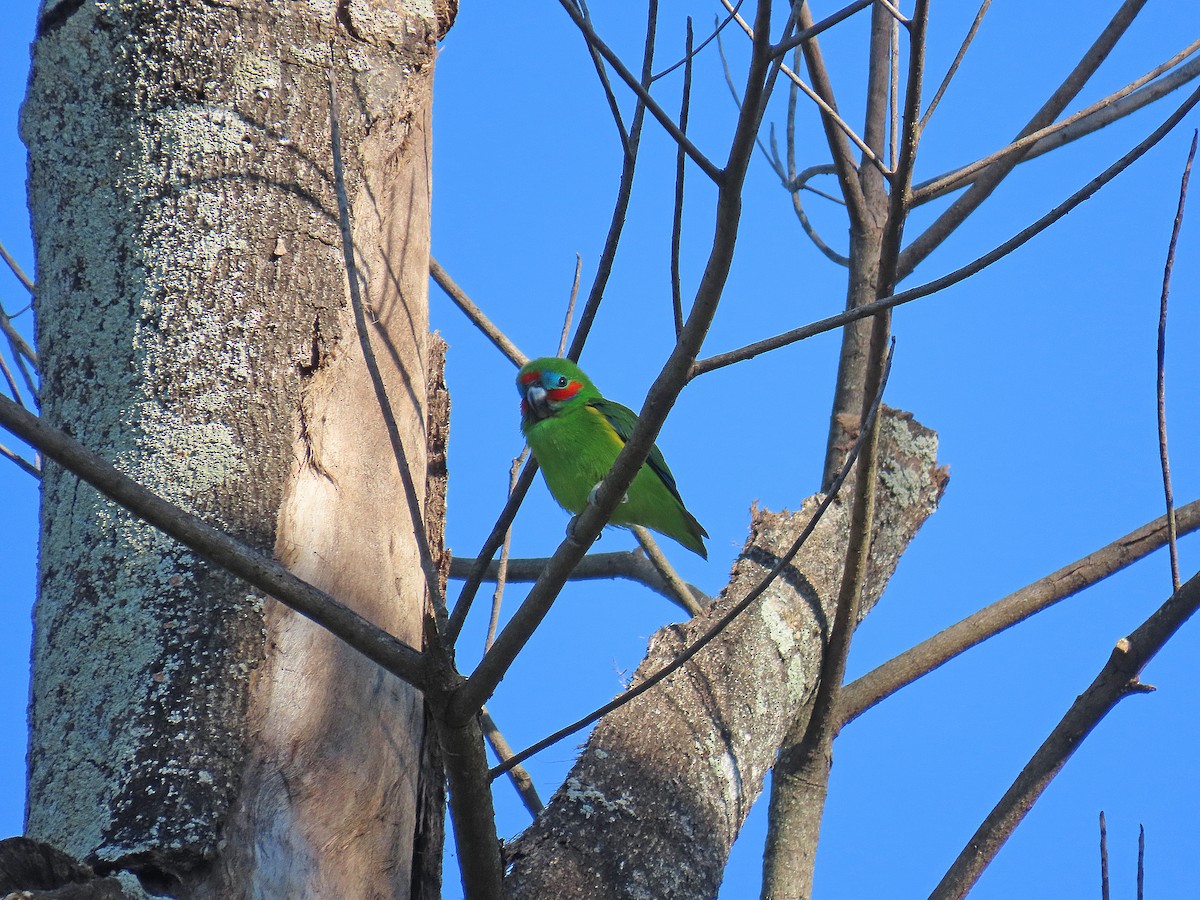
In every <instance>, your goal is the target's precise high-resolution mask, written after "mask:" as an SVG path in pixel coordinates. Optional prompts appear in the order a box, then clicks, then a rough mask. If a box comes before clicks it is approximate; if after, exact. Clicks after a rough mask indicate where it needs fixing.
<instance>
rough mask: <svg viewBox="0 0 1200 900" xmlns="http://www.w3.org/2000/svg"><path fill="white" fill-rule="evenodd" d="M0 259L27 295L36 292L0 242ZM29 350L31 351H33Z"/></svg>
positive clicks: (32, 294) (32, 284)
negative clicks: (23, 287)
mask: <svg viewBox="0 0 1200 900" xmlns="http://www.w3.org/2000/svg"><path fill="white" fill-rule="evenodd" d="M0 259H3V260H4V262H5V263H6V264H7V265H8V267H9V269H11V270H12V273H13V274H14V275H15V276H17V281H19V282H21V284H23V285H25V290H27V291H29V296H30V297H32V296H34V295H35V294H36V293H37V288H36V287H35V286H34V283H33V280H32V279H31V278H30V277H29V276H28V275H26V274H25V270H24V269H22V268H21V267H20V265H18V264H17V261H16V260H15V259H13V258H12V255H11V254H10V253H9V252H8V248H7V247H5V246H4V244H2V243H0ZM30 352H31V353H32V352H33V351H30ZM32 361H33V362H35V363H36V362H37V360H36V359H34V360H32Z"/></svg>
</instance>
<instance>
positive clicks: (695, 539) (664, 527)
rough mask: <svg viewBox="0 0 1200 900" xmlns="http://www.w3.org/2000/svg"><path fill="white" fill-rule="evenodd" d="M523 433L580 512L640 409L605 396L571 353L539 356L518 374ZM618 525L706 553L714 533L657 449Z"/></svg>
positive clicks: (567, 505)
mask: <svg viewBox="0 0 1200 900" xmlns="http://www.w3.org/2000/svg"><path fill="white" fill-rule="evenodd" d="M517 391H518V392H519V393H520V394H521V431H522V432H524V434H525V440H526V441H528V442H529V449H530V450H532V451H533V455H534V457H535V458H536V459H537V461H538V465H539V466H541V469H542V475H543V477H544V478H545V479H546V486H547V487H548V488H550V493H551V494H553V495H554V499H555V500H557V501H558V503H559V505H560V506H562V507H563V509H565V510H567V511H568V512H572V513H575V514H576V515H578V514H579V513H581V512H583V509H584V507H585V506H587V502H588V496H589V495H590V494H591V492H592V491H593V490H595V489H596V487H598V486H599V484H600V482H601V481H603V480H604V476H605V475H607V474H608V470H609V469H611V468H612V464H613V462H615V461H616V458H617V454H618V453H619V452H620V451H621V448H622V447H623V446H625V442H626V441H627V440H629V436H630V435H632V434H633V429H634V426H636V425H637V422H638V417H637V414H636V413H635V412H634V411H633V410H631V409H629V408H628V407H624V406H622V405H621V404H620V403H613V402H612V401H611V400H605V399H604V397H602V396H601V395H600V392H599V391H598V390H596V386H595V385H594V384H592V382H591V380H590V379H589V378H588V377H587V376H586V375H584V374H583V372H582V371H581V370H580V368H579V366H577V365H575V363H573V362H571V361H570V360H569V359H560V358H558V357H543V358H541V359H535V360H532V361H530V362H528V363H526V364H525V365H524V366H522V368H521V371H520V372H518V373H517ZM609 524H612V525H644V526H645V527H646V528H651V529H653V530H654V531H657V532H659V533H660V534H665V535H666V536H667V537H669V538H672V539H674V540H676V541H678V542H679V543H681V544H683V546H685V547H687V548H688V549H689V550H691V551H692V552H693V553H698V554H700V555H701V556H702V557H704V558H705V559H708V551H707V550H705V548H704V542H703V540H702V539H703V538H706V537H708V532H707V531H705V530H704V528H703V527H702V526H701V525H700V523H699V522H697V521H696V518H695V516H693V515H692V514H691V513H690V512H688V511H687V509H685V508H684V505H683V500H682V499H681V498H680V496H679V490H678V489H677V488H676V487H675V477H674V476H673V475H672V474H671V470H670V469H668V468H667V462H666V460H664V459H663V455H662V453H661V452H660V451H659V449H658V447H657V446H656V447H654V448H653V449H652V450H651V451H650V457H649V458H648V459H647V460H646V462H645V463H643V465H642V468H641V469H640V470H639V471H638V473H637V475H636V476H634V479H633V484H631V485H630V486H629V490H628V492H627V493H626V495H625V499H624V500H623V501H622V502H621V504H620V505H619V506H618V507H617V509H616V512H614V513H613V514H612V518H611V519H610V520H609Z"/></svg>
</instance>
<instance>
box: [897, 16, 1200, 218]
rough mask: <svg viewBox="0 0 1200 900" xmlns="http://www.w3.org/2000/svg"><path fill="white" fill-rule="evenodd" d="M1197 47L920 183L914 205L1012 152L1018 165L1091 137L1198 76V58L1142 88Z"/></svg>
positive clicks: (966, 180) (954, 186) (972, 176)
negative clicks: (1065, 114)
mask: <svg viewBox="0 0 1200 900" xmlns="http://www.w3.org/2000/svg"><path fill="white" fill-rule="evenodd" d="M1198 48H1200V39H1197V40H1195V41H1193V42H1192V43H1191V44H1189V45H1188V46H1187V47H1185V48H1184V49H1183V50H1181V51H1180V52H1179V53H1177V54H1175V56H1173V57H1171V59H1169V60H1167V61H1166V62H1164V63H1162V64H1161V65H1159V66H1156V67H1155V68H1153V69H1151V70H1150V71H1149V72H1147V73H1146V74H1145V75H1143V76H1142V77H1141V78H1138V79H1136V80H1134V81H1131V82H1130V83H1129V84H1127V85H1125V86H1124V87H1123V88H1121V89H1119V90H1116V91H1113V92H1112V93H1111V94H1109V95H1108V96H1107V97H1103V98H1101V99H1100V100H1097V101H1096V102H1095V103H1092V104H1090V105H1088V106H1085V107H1084V108H1083V109H1081V110H1079V111H1078V112H1075V113H1072V114H1071V115H1069V116H1067V117H1066V118H1065V119H1061V120H1059V121H1057V122H1055V123H1053V124H1051V125H1047V126H1046V127H1045V128H1039V129H1038V130H1037V131H1034V132H1031V133H1029V134H1027V135H1025V136H1024V137H1022V138H1020V139H1019V140H1015V141H1013V142H1012V143H1010V144H1008V145H1007V146H1005V147H1001V148H1000V149H999V150H996V151H995V152H993V153H989V154H988V155H987V156H984V157H982V158H980V159H977V160H975V162H973V163H970V164H968V165H965V166H962V167H961V168H958V169H954V170H953V171H951V172H947V173H945V174H944V175H939V176H937V177H936V178H931V179H929V180H928V181H925V182H922V183H921V184H919V185H917V186H916V187H915V188H914V189H913V205H914V206H919V205H920V204H922V203H927V202H929V201H930V200H934V199H936V198H938V197H941V196H943V195H945V194H948V193H950V192H951V191H954V190H957V189H958V188H960V187H964V186H965V185H968V184H971V183H973V181H974V179H975V177H976V176H977V175H978V174H979V173H980V172H981V171H983V170H984V169H986V168H987V167H988V166H990V165H992V164H993V163H996V162H999V161H1000V160H1002V159H1005V158H1006V157H1008V156H1011V155H1012V154H1014V153H1020V154H1021V160H1020V161H1021V162H1028V161H1029V160H1031V159H1035V158H1036V157H1038V156H1041V155H1042V154H1044V153H1048V152H1050V151H1051V150H1055V149H1057V148H1059V147H1061V146H1063V145H1064V144H1067V143H1069V142H1071V141H1074V140H1078V139H1079V138H1081V137H1083V136H1084V135H1087V134H1091V133H1092V132H1093V131H1097V130H1098V129H1100V128H1103V127H1104V126H1105V125H1109V124H1111V123H1112V122H1114V121H1116V120H1117V119H1119V118H1121V117H1122V116H1126V115H1128V114H1129V113H1131V112H1134V111H1135V110H1138V109H1141V108H1142V107H1143V106H1145V105H1146V104H1147V103H1151V102H1153V101H1154V100H1157V99H1159V98H1160V97H1162V96H1164V95H1165V94H1167V93H1170V92H1171V91H1173V90H1175V89H1176V88H1179V87H1181V86H1182V85H1184V84H1186V83H1187V82H1188V81H1190V80H1192V79H1193V78H1195V77H1196V76H1197V75H1200V58H1197V59H1195V60H1193V61H1192V62H1191V63H1189V64H1188V65H1186V66H1182V67H1180V68H1179V69H1177V70H1176V71H1175V72H1173V73H1172V74H1171V75H1170V76H1168V77H1167V78H1163V79H1162V80H1160V81H1156V82H1155V83H1154V84H1152V85H1150V86H1149V87H1145V85H1146V84H1147V83H1148V82H1150V81H1153V79H1155V78H1157V77H1158V76H1159V75H1161V74H1162V73H1163V72H1165V71H1167V70H1169V69H1171V68H1173V67H1174V66H1175V65H1176V64H1177V63H1179V62H1180V61H1181V60H1183V59H1185V58H1186V57H1188V56H1190V55H1191V54H1193V53H1195V52H1196V50H1197V49H1198Z"/></svg>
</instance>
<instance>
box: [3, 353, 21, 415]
mask: <svg viewBox="0 0 1200 900" xmlns="http://www.w3.org/2000/svg"><path fill="white" fill-rule="evenodd" d="M0 374H3V375H4V380H5V381H6V382H7V383H8V389H9V391H11V392H12V395H13V399H14V400H16V401H17V402H18V403H20V404H21V405H22V406H24V405H25V400H24V399H23V398H22V397H21V389H20V388H19V387H17V380H16V379H15V378H13V374H12V370H11V369H9V367H8V363H7V362H6V361H5V359H4V355H3V354H0Z"/></svg>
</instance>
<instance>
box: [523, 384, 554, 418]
mask: <svg viewBox="0 0 1200 900" xmlns="http://www.w3.org/2000/svg"><path fill="white" fill-rule="evenodd" d="M525 403H526V404H527V405H528V407H529V410H530V411H531V412H532V413H533V415H534V417H535V418H537V419H546V418H549V417H550V415H551V414H552V413H553V412H554V411H553V410H552V409H551V408H550V404H549V403H548V402H547V401H546V389H545V388H544V387H542V386H541V385H540V384H531V385H530V386H529V387H527V388H526V389H525Z"/></svg>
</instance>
